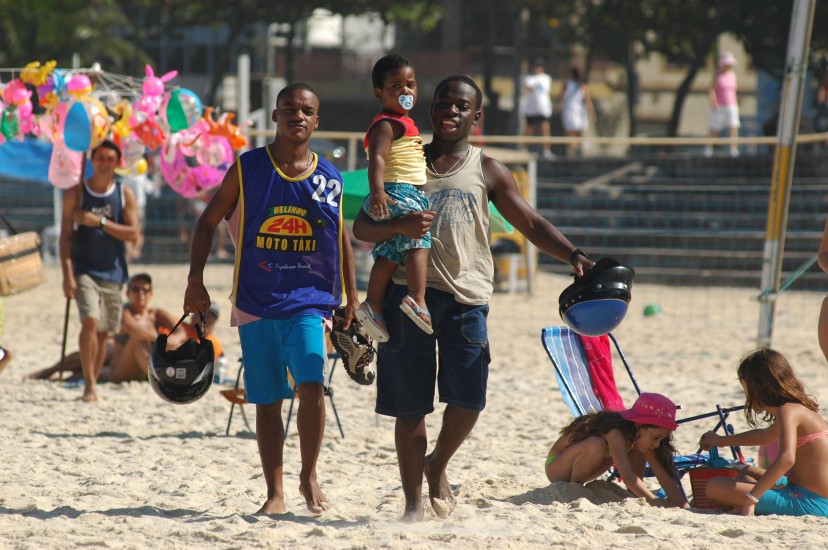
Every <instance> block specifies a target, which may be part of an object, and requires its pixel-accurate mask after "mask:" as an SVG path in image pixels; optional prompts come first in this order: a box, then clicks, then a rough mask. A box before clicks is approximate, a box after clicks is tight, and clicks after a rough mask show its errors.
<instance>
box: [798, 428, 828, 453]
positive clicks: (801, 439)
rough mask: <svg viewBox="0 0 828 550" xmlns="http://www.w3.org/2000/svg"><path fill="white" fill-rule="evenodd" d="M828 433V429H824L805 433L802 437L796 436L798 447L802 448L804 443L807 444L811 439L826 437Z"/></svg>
mask: <svg viewBox="0 0 828 550" xmlns="http://www.w3.org/2000/svg"><path fill="white" fill-rule="evenodd" d="M826 435H828V430H823V431H821V432H816V433H812V434H810V435H803V436H802V437H798V438H796V448H797V449H798V448H800V447H802V446H803V445H807V444H808V443H810V442H811V441H814V440H815V439H819V438H820V437H825V436H826Z"/></svg>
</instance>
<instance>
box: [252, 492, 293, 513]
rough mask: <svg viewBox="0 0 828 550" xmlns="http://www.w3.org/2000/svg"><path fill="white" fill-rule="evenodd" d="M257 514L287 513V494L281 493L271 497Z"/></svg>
mask: <svg viewBox="0 0 828 550" xmlns="http://www.w3.org/2000/svg"><path fill="white" fill-rule="evenodd" d="M256 513H257V514H285V513H287V506H286V505H285V496H284V495H279V496H275V497H273V498H269V499H267V500H266V501H265V503H264V504H263V505H262V507H261V508H259V511H258V512H256Z"/></svg>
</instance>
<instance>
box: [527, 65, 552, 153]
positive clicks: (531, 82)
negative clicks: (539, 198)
mask: <svg viewBox="0 0 828 550" xmlns="http://www.w3.org/2000/svg"><path fill="white" fill-rule="evenodd" d="M523 89H524V91H525V92H526V102H525V104H524V115H525V117H526V132H525V134H526V135H527V136H531V135H534V134H535V128H536V127H538V128H539V129H540V135H542V136H544V137H549V136H550V134H551V132H550V124H549V119H550V118H552V96H551V92H552V77H551V76H549V75H548V74H546V73H545V72H544V62H543V59H541V58H539V57H536V58H535V59H533V60H532V65H531V67H530V70H529V74H527V75H526V76H525V77H524V78H523ZM543 156H544V157H545V158H552V157H553V156H554V155H552V151H551V149H550V145H549V144H548V143H544V144H543Z"/></svg>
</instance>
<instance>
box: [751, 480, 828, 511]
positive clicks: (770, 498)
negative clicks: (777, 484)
mask: <svg viewBox="0 0 828 550" xmlns="http://www.w3.org/2000/svg"><path fill="white" fill-rule="evenodd" d="M754 511H755V512H756V514H757V515H762V516H766V515H771V514H774V515H779V516H819V517H823V518H828V498H825V497H823V496H821V495H818V494H816V493H814V492H813V491H809V490H808V489H805V488H803V487H800V486H798V485H786V486H784V487H782V488H781V489H771V490H770V491H765V493H764V494H763V495H762V498H760V499H759V504H757V505H756V508H755V509H754Z"/></svg>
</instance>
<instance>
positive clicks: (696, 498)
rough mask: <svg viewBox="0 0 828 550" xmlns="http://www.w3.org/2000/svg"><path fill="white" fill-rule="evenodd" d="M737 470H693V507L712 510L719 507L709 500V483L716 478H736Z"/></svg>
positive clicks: (691, 483) (691, 472)
mask: <svg viewBox="0 0 828 550" xmlns="http://www.w3.org/2000/svg"><path fill="white" fill-rule="evenodd" d="M737 473H738V470H737V469H735V468H707V467H702V468H693V469H691V470H690V488H691V489H692V490H693V507H694V508H704V509H712V508H718V507H719V505H718V504H716V503H715V502H713V501H712V500H710V499H709V498H707V491H706V488H707V482H708V481H710V480H711V479H712V478H714V477H729V478H731V479H735V478H736V474H737Z"/></svg>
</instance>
